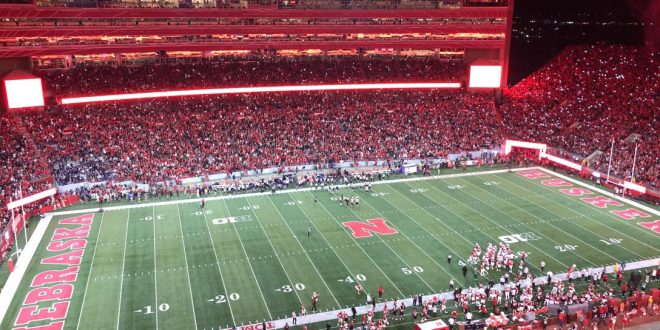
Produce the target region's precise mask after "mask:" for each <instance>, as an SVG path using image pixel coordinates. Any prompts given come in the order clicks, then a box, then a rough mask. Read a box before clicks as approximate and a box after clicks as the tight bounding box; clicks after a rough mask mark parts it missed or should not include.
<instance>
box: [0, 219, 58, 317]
mask: <svg viewBox="0 0 660 330" xmlns="http://www.w3.org/2000/svg"><path fill="white" fill-rule="evenodd" d="M52 218H53V216H52V215H47V216H46V217H44V218H43V219H41V220H39V225H37V228H36V229H35V231H34V232H32V237H30V240H29V241H28V243H27V244H26V245H25V248H24V249H23V253H21V256H20V257H19V258H18V261H17V262H16V267H15V268H14V271H13V272H12V273H11V274H9V278H8V279H7V282H5V285H4V286H3V287H2V292H0V323H2V321H4V318H5V316H7V310H8V309H9V305H10V304H11V302H12V300H13V299H14V296H15V295H16V291H17V290H18V285H19V284H21V281H22V280H23V276H25V272H26V271H27V269H28V265H29V264H30V262H31V261H32V257H34V254H35V252H37V247H39V243H40V242H41V239H42V238H43V236H44V234H45V233H46V229H47V228H48V225H49V224H50V221H51V219H52Z"/></svg>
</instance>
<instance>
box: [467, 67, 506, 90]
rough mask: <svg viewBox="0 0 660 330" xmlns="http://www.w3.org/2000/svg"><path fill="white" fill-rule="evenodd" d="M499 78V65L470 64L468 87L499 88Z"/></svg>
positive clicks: (500, 75)
mask: <svg viewBox="0 0 660 330" xmlns="http://www.w3.org/2000/svg"><path fill="white" fill-rule="evenodd" d="M501 80H502V66H501V65H472V66H470V84H469V86H470V88H500V84H501Z"/></svg>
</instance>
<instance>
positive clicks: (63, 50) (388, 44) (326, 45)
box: [0, 39, 505, 57]
mask: <svg viewBox="0 0 660 330" xmlns="http://www.w3.org/2000/svg"><path fill="white" fill-rule="evenodd" d="M504 43H505V41H504V40H378V41H369V40H363V39H360V40H356V41H277V42H260V41H254V42H204V43H194V42H185V43H144V44H113V45H103V44H94V45H52V46H10V47H1V48H0V57H20V56H43V55H84V54H109V53H133V52H157V51H162V50H164V51H214V50H256V49H320V50H333V49H355V48H365V49H384V48H394V49H436V48H478V49H487V48H490V49H492V48H500V47H504Z"/></svg>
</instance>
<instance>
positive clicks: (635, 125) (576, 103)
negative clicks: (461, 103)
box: [500, 45, 660, 187]
mask: <svg viewBox="0 0 660 330" xmlns="http://www.w3.org/2000/svg"><path fill="white" fill-rule="evenodd" d="M659 60H660V53H658V52H655V53H652V52H649V51H647V50H644V49H642V48H639V47H628V46H615V45H590V46H573V47H568V48H566V49H565V50H564V51H563V52H562V53H560V54H559V55H558V56H557V57H555V58H554V59H553V60H552V61H551V62H549V63H548V64H547V65H546V66H544V67H543V68H541V69H539V70H538V71H536V72H535V73H533V74H532V75H530V76H529V77H527V78H525V79H524V80H522V81H521V82H520V83H518V84H517V85H516V86H514V87H512V88H511V89H510V90H509V91H508V92H507V93H506V95H505V97H504V101H503V104H502V105H501V107H500V111H501V114H502V117H503V120H504V122H505V125H503V127H504V129H505V130H506V131H505V134H506V135H508V136H512V137H516V138H520V139H524V140H532V141H539V142H544V143H548V144H549V145H551V146H556V147H559V148H562V149H564V150H566V151H568V152H572V153H576V154H579V155H581V157H587V156H589V155H590V154H591V153H592V152H594V151H597V150H600V151H602V152H603V154H602V155H601V156H600V157H597V158H595V159H594V160H593V162H592V167H594V168H595V169H597V170H600V171H601V172H603V173H606V172H607V166H608V163H609V162H608V160H609V154H610V152H609V151H610V145H611V142H612V141H615V147H614V154H613V161H612V174H613V175H616V176H617V177H619V178H626V179H630V176H631V170H632V164H633V157H634V149H635V144H637V145H638V154H637V162H636V170H635V180H636V181H638V182H642V183H646V184H650V185H652V186H656V187H657V186H658V184H660V181H659V178H660V144H658V142H657V139H658V134H660V121H659V120H660V115H659V112H658V111H659V110H658V109H660V99H659V98H658V90H659V89H660V78H659V77H660V75H659V73H660V72H659V71H658V68H659V64H658V61H659ZM631 134H637V135H638V137H637V138H635V136H631Z"/></svg>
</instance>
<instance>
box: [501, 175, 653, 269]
mask: <svg viewBox="0 0 660 330" xmlns="http://www.w3.org/2000/svg"><path fill="white" fill-rule="evenodd" d="M502 180H504V181H507V182H508V183H509V184H512V185H514V186H516V187H520V188H522V189H524V190H527V191H529V192H531V193H534V191H533V190H531V189H529V188H527V187H525V186H523V185H520V184H517V183H515V182H514V181H511V180H509V179H507V178H502ZM541 188H543V189H546V187H544V186H542V187H541ZM512 194H514V195H516V196H518V197H520V198H521V199H524V200H527V201H528V202H530V203H532V204H534V205H537V206H538V207H542V206H540V205H539V204H537V203H535V202H533V201H532V200H530V199H529V198H527V197H523V196H520V195H518V194H515V193H512ZM557 194H558V195H563V194H561V192H557ZM565 197H567V198H569V196H565ZM542 198H543V199H545V200H547V201H549V202H551V203H554V204H557V205H559V206H563V207H564V208H565V209H567V210H569V211H571V212H572V213H577V214H580V215H581V216H582V217H583V218H585V219H590V220H591V222H593V223H595V224H597V225H600V226H603V227H605V228H607V230H611V231H613V232H616V233H618V234H620V235H624V236H626V237H628V238H632V237H630V236H628V235H626V234H625V233H622V232H620V231H617V230H614V229H613V228H611V227H609V226H607V225H604V224H602V223H601V222H599V221H595V220H594V219H592V218H591V217H590V216H586V215H584V214H583V213H582V212H578V211H576V210H574V209H572V208H569V207H565V206H564V205H563V204H560V203H558V202H556V201H554V200H552V199H550V198H548V197H545V196H542ZM569 200H571V201H572V202H576V201H577V200H573V199H570V198H569ZM585 205H586V204H585ZM550 213H552V214H554V215H558V214H556V213H554V212H550ZM571 223H572V224H573V225H575V226H578V227H580V228H582V229H584V230H586V231H588V232H590V233H592V234H593V235H594V236H595V237H599V238H603V239H605V238H607V237H604V236H602V235H600V234H598V233H596V232H594V231H592V230H591V229H589V228H586V227H584V226H582V225H580V223H579V222H577V221H573V222H571ZM576 238H577V237H576ZM632 240H634V241H637V242H639V243H641V244H644V243H642V242H640V241H638V240H636V239H634V238H632ZM584 243H586V242H584ZM644 245H646V244H644ZM647 246H648V245H647ZM616 247H617V248H620V249H624V250H626V251H628V252H629V253H632V254H634V255H636V256H637V257H639V258H643V257H642V256H641V255H639V254H637V253H636V252H635V251H631V250H629V249H627V248H626V247H624V246H623V245H621V244H617V245H616ZM649 247H650V246H649ZM653 249H655V248H653ZM599 250H600V249H599ZM655 250H656V251H657V249H655ZM610 257H612V256H610ZM612 258H613V259H614V260H619V259H617V258H614V257H612Z"/></svg>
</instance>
